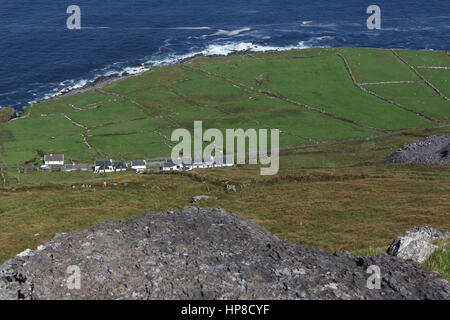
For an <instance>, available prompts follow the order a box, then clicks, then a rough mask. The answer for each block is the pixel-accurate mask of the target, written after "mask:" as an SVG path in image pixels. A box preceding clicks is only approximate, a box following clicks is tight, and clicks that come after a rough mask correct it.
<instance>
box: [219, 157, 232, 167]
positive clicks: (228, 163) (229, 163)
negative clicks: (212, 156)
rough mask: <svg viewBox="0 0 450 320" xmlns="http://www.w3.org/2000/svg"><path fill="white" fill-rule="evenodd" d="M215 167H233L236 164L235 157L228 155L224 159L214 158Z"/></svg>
mask: <svg viewBox="0 0 450 320" xmlns="http://www.w3.org/2000/svg"><path fill="white" fill-rule="evenodd" d="M214 166H215V167H219V168H220V167H232V166H234V163H233V159H227V157H223V158H222V161H221V162H220V161H217V160H214Z"/></svg>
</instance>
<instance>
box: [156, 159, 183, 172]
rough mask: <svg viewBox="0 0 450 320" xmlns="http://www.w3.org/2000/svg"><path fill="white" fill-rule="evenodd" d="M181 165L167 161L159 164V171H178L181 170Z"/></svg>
mask: <svg viewBox="0 0 450 320" xmlns="http://www.w3.org/2000/svg"><path fill="white" fill-rule="evenodd" d="M181 167H182V165H179V164H175V163H174V162H173V161H172V160H167V161H166V162H164V163H163V164H161V167H160V169H161V170H162V171H174V170H176V171H178V170H181Z"/></svg>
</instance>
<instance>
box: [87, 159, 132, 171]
mask: <svg viewBox="0 0 450 320" xmlns="http://www.w3.org/2000/svg"><path fill="white" fill-rule="evenodd" d="M126 170H127V165H126V164H125V162H121V161H113V160H102V161H96V162H95V165H94V172H117V171H126Z"/></svg>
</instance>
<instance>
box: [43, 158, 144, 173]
mask: <svg viewBox="0 0 450 320" xmlns="http://www.w3.org/2000/svg"><path fill="white" fill-rule="evenodd" d="M41 168H42V169H44V170H45V169H47V170H51V169H53V168H59V169H61V171H63V172H72V171H94V172H97V173H103V172H119V171H126V170H128V169H131V170H136V172H137V173H142V172H144V171H145V170H146V169H147V162H146V161H145V160H140V161H131V162H128V163H126V162H123V161H114V160H102V161H96V162H95V163H94V165H91V164H87V163H72V164H66V163H65V160H64V155H63V154H49V155H44V164H43V165H42V166H41Z"/></svg>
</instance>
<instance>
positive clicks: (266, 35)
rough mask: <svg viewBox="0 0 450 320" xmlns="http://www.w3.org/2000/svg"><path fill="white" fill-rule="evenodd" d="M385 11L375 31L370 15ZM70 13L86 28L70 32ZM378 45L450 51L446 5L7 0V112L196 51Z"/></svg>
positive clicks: (3, 73) (443, 0)
mask: <svg viewBox="0 0 450 320" xmlns="http://www.w3.org/2000/svg"><path fill="white" fill-rule="evenodd" d="M372 4H376V5H378V6H379V7H380V9H381V30H368V29H367V27H366V20H367V18H368V17H369V14H367V13H366V9H367V7H368V6H369V5H372ZM69 5H77V6H79V7H80V9H81V30H68V29H67V27H66V20H67V18H68V17H69V14H67V13H66V10H67V8H68V6H69ZM315 46H320V47H340V46H355V47H380V48H391V47H396V48H410V49H434V50H437V49H450V1H449V0H427V1H423V0H370V1H365V0H362V1H361V0H342V1H337V0H332V1H324V0H322V1H319V0H317V1H312V0H309V1H304V0H270V1H269V0H227V1H215V0H170V1H169V0H159V1H154V0H101V1H99V0H70V1H67V0H58V1H56V0H1V1H0V106H8V105H10V106H14V107H15V108H16V109H17V110H21V109H22V108H23V107H24V106H26V105H28V104H30V103H33V102H36V101H39V100H41V99H44V98H48V97H51V96H54V95H57V94H58V93H59V92H60V91H61V90H62V89H64V88H76V87H81V86H83V85H84V84H86V83H87V82H88V81H93V80H94V79H96V78H97V77H99V76H102V75H111V74H121V73H123V72H125V71H126V72H128V73H137V72H140V71H142V70H145V69H147V68H150V67H151V66H152V65H160V64H168V63H174V62H176V61H177V60H179V59H182V58H185V57H189V56H192V55H194V54H196V53H204V54H227V53H229V52H232V51H235V50H246V49H252V50H255V51H265V50H270V49H280V50H282V49H288V48H308V47H315Z"/></svg>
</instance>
